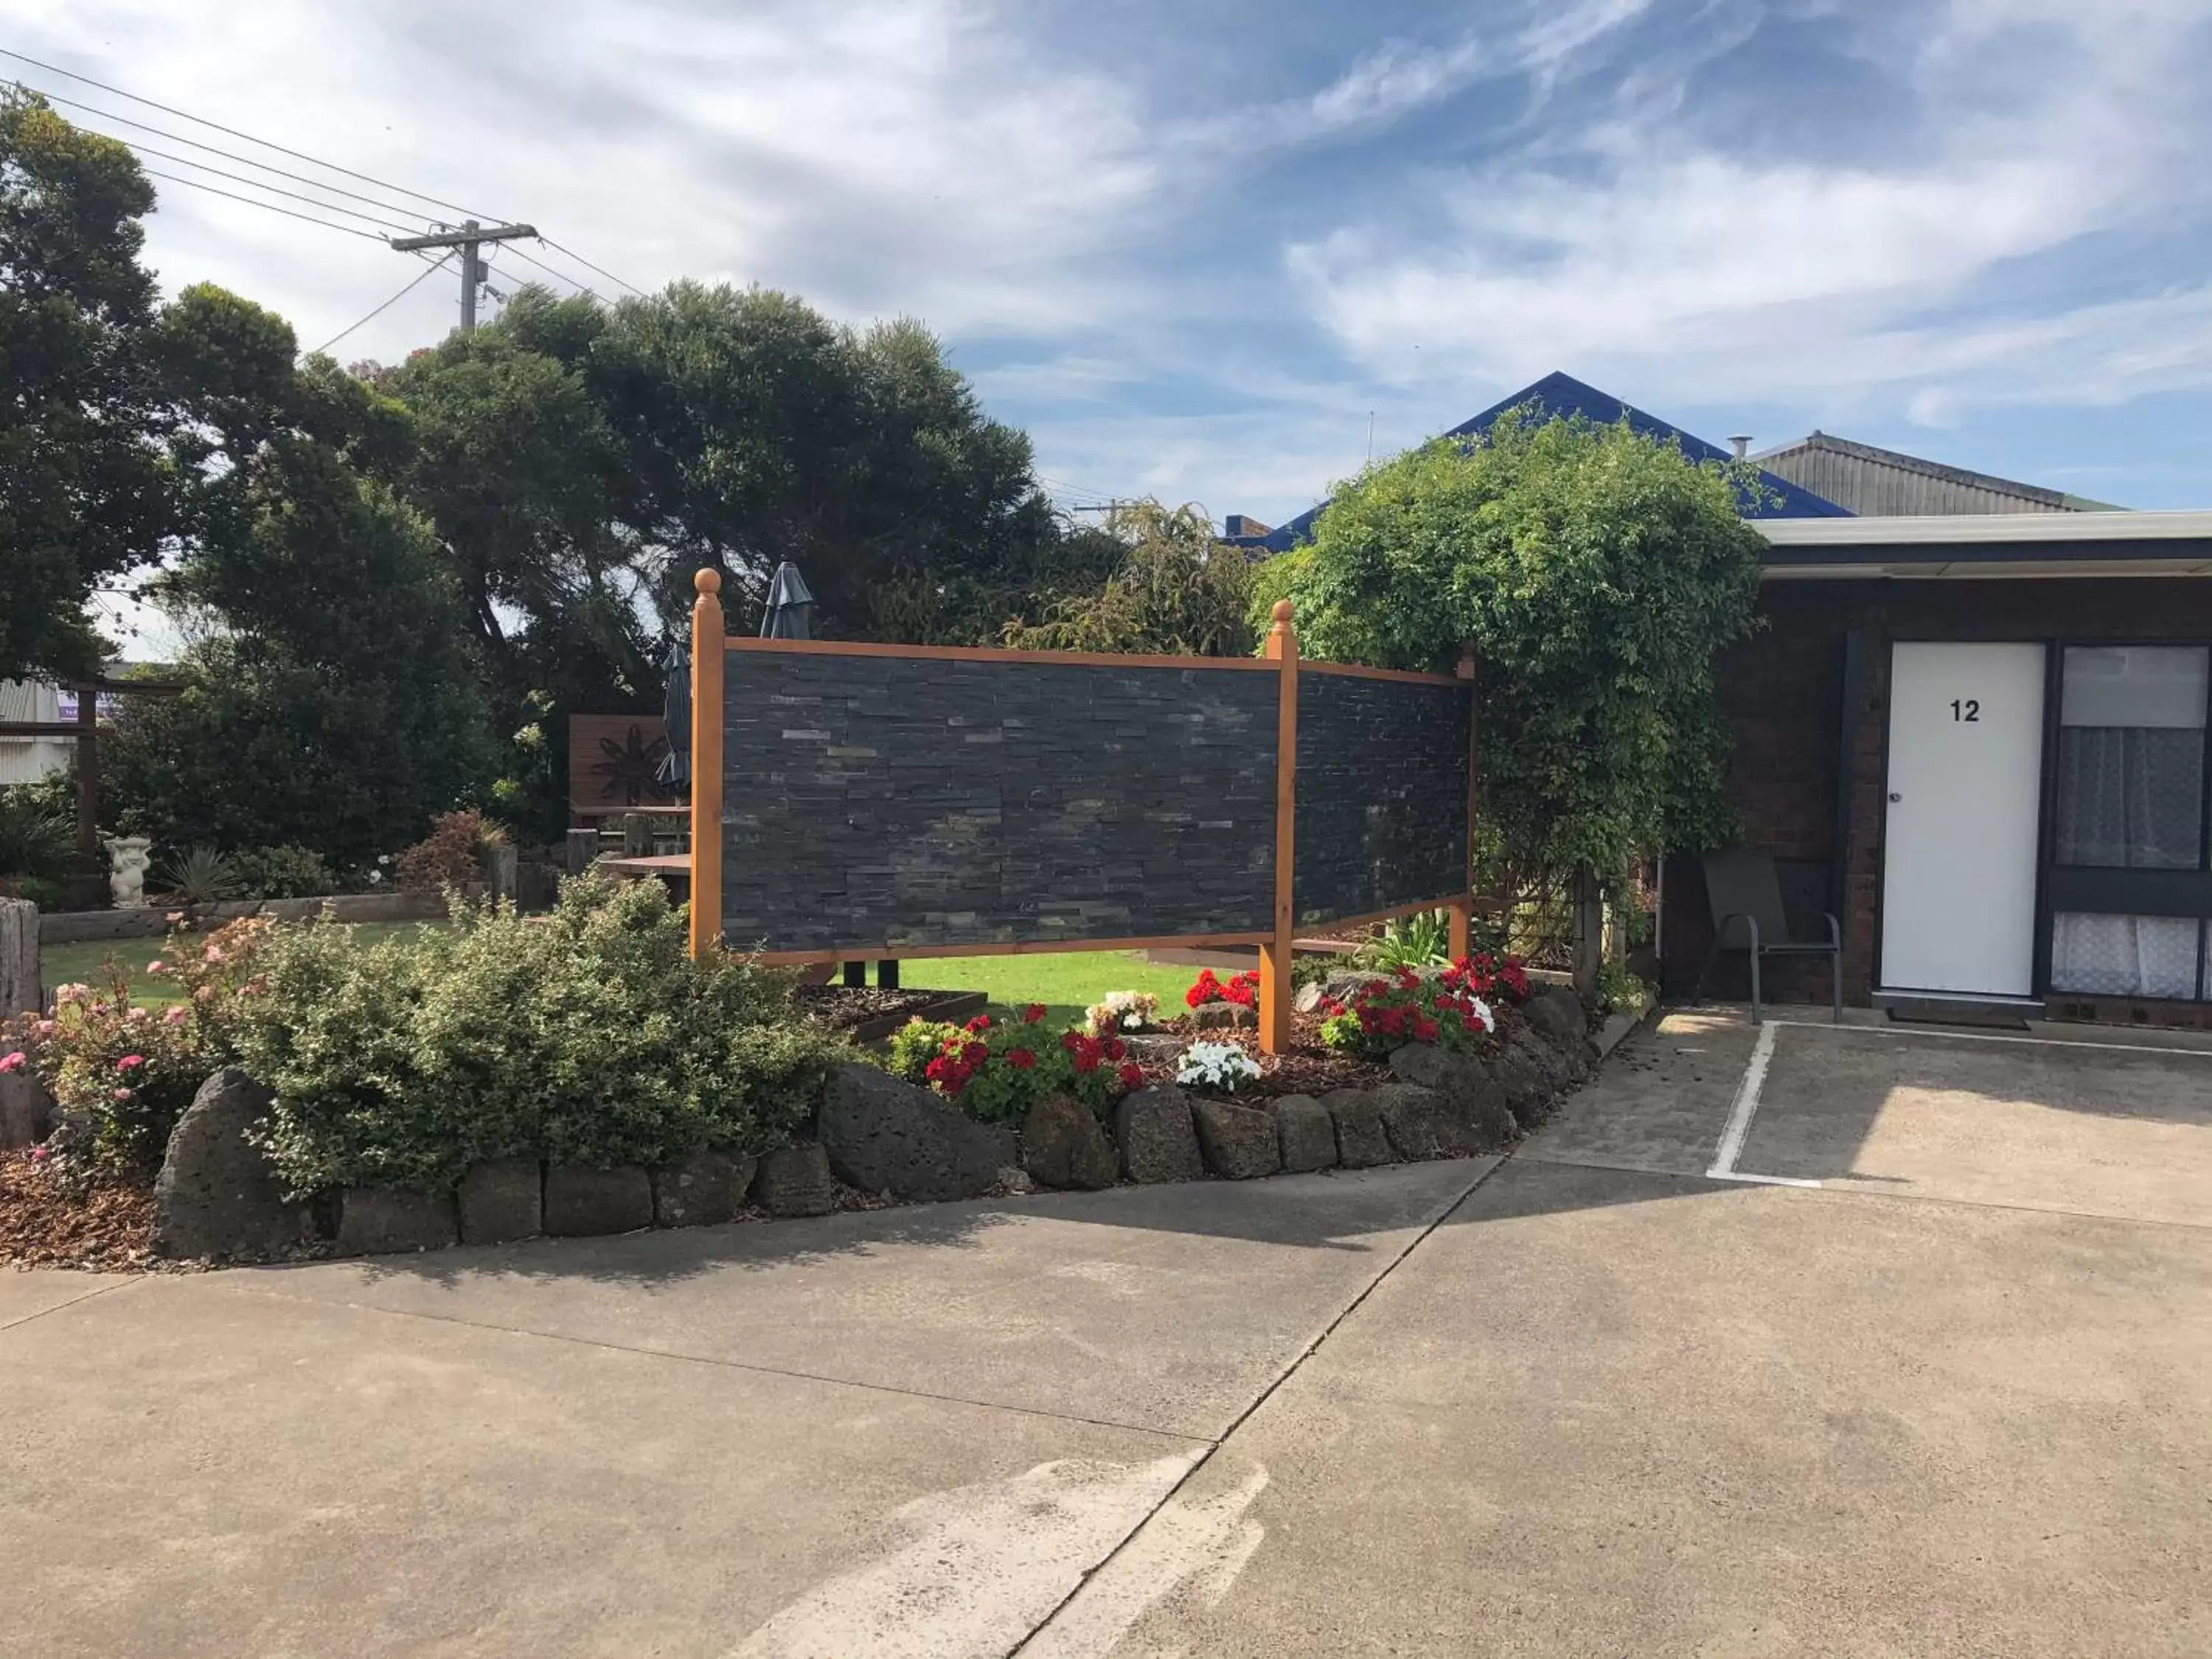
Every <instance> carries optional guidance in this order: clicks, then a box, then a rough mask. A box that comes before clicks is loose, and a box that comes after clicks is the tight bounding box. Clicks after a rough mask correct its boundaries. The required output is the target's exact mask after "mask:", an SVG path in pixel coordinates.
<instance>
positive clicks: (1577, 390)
mask: <svg viewBox="0 0 2212 1659" xmlns="http://www.w3.org/2000/svg"><path fill="white" fill-rule="evenodd" d="M1531 404H1532V405H1534V407H1535V408H1537V409H1538V410H1541V411H1542V412H1543V413H1544V414H1545V415H1547V416H1559V417H1564V418H1572V417H1573V416H1577V415H1579V416H1583V418H1585V419H1587V420H1591V421H1595V422H1597V423H1598V424H1599V425H1601V426H1613V425H1617V424H1619V423H1620V422H1622V421H1626V422H1628V425H1629V429H1630V430H1631V431H1632V432H1635V433H1638V434H1639V435H1642V436H1644V437H1646V438H1656V439H1658V440H1660V441H1662V442H1664V441H1668V440H1672V441H1674V442H1676V443H1678V444H1680V446H1681V447H1682V453H1683V454H1685V455H1686V456H1688V457H1689V458H1690V459H1692V460H1693V461H1725V460H1727V459H1729V453H1728V452H1727V451H1726V450H1724V449H1718V448H1716V447H1714V446H1713V445H1711V444H1709V443H1707V442H1706V441H1705V440H1704V439H1703V438H1700V437H1699V436H1697V435H1695V434H1693V433H1689V432H1685V431H1683V430H1682V428H1680V427H1678V426H1675V425H1674V424H1672V423H1671V422H1666V421H1662V420H1661V419H1659V418H1658V417H1657V416H1655V415H1647V414H1645V413H1644V411H1643V410H1640V409H1638V408H1637V407H1635V406H1634V405H1633V404H1625V403H1623V402H1621V400H1620V398H1616V397H1614V396H1613V395H1612V394H1611V393H1610V392H1600V391H1599V390H1598V389H1597V388H1596V387H1595V386H1585V385H1583V383H1582V382H1581V381H1580V380H1577V379H1575V377H1574V376H1573V375H1571V374H1559V373H1556V372H1554V373H1553V374H1547V375H1546V376H1545V377H1544V378H1543V379H1542V380H1539V381H1537V382H1536V383H1535V384H1534V386H1523V387H1522V389H1521V390H1520V391H1518V392H1515V393H1514V394H1513V395H1512V396H1511V397H1510V398H1500V399H1499V400H1498V402H1496V403H1494V404H1491V406H1490V407H1489V408H1487V409H1486V410H1483V411H1482V413H1481V414H1480V415H1477V416H1473V417H1472V418H1471V419H1468V420H1464V421H1462V422H1460V423H1459V424H1458V425H1457V426H1455V427H1454V428H1451V430H1450V431H1449V432H1447V433H1445V434H1444V436H1446V437H1447V438H1467V437H1474V436H1476V435H1480V434H1482V433H1486V432H1487V431H1489V430H1490V428H1491V424H1492V422H1494V421H1496V420H1497V419H1498V416H1500V415H1503V414H1504V412H1505V411H1506V410H1509V409H1519V408H1521V407H1522V406H1523V405H1531ZM1759 479H1760V482H1761V483H1762V484H1763V485H1764V487H1765V499H1763V500H1760V501H1749V502H1744V503H1741V508H1742V511H1743V515H1744V517H1746V518H1747V519H1848V518H1850V516H1851V514H1850V511H1849V510H1848V509H1847V508H1844V507H1838V506H1837V505H1836V504H1835V503H1834V502H1833V501H1829V500H1828V499H1827V498H1826V497H1825V496H1821V495H1814V493H1813V492H1812V491H1811V490H1809V489H1803V488H1802V487H1801V486H1799V485H1797V484H1794V483H1790V481H1789V480H1788V479H1787V478H1778V477H1775V475H1774V474H1772V473H1771V472H1768V471H1765V470H1764V469H1761V471H1760V472H1759ZM1327 506H1328V502H1327V501H1322V502H1321V503H1320V504H1319V505H1317V506H1314V507H1308V508H1307V509H1306V510H1305V511H1304V512H1303V513H1299V514H1298V516H1297V518H1295V519H1291V520H1288V521H1287V522H1285V523H1284V524H1280V525H1278V526H1276V527H1275V528H1274V529H1273V530H1271V531H1269V532H1267V534H1266V535H1264V536H1237V537H1232V538H1230V539H1231V541H1232V542H1233V543H1234V544H1236V545H1237V546H1240V547H1248V548H1253V549H1255V550H1266V551H1267V552H1271V553H1287V552H1289V551H1290V550H1291V549H1292V548H1294V547H1296V546H1297V545H1298V544H1299V543H1301V542H1304V541H1310V540H1311V539H1312V538H1313V527H1314V521H1315V520H1316V519H1318V518H1320V517H1321V514H1322V507H1327Z"/></svg>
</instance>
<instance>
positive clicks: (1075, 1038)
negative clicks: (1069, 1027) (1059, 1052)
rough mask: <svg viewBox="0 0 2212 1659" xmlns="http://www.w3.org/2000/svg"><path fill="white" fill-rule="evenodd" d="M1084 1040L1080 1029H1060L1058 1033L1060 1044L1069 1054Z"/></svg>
mask: <svg viewBox="0 0 2212 1659" xmlns="http://www.w3.org/2000/svg"><path fill="white" fill-rule="evenodd" d="M1084 1042H1085V1037H1084V1035H1083V1033H1082V1032H1080V1031H1062V1032H1061V1033H1060V1047H1061V1048H1065V1049H1066V1050H1067V1052H1068V1053H1070V1054H1073V1053H1074V1052H1075V1051H1076V1050H1077V1049H1078V1048H1081V1047H1082V1046H1083V1044H1084Z"/></svg>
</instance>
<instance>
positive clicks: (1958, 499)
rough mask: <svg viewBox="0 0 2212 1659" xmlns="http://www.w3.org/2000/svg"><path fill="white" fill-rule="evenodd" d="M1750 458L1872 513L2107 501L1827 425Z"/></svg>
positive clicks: (2057, 508) (2074, 506) (2061, 509)
mask: <svg viewBox="0 0 2212 1659" xmlns="http://www.w3.org/2000/svg"><path fill="white" fill-rule="evenodd" d="M1752 459H1753V460H1755V461H1757V462H1758V463H1759V465H1761V466H1763V467H1765V469H1766V470H1767V471H1770V472H1773V473H1777V474H1778V475H1780V476H1781V477H1785V478H1788V479H1790V481H1791V482H1792V483H1797V484H1800V485H1802V486H1803V487H1804V488H1805V489H1810V490H1814V491H1816V492H1817V493H1819V494H1820V495H1824V496H1826V497H1827V498H1828V499H1829V500H1830V501H1835V502H1838V504H1840V505H1842V506H1844V507H1849V508H1850V510H1851V511H1852V512H1853V513H1857V514H1861V515H1867V516H1875V517H1881V516H1911V515H1917V514H1921V513H1931V514H1936V513H2075V512H2081V511H2083V510H2086V509H2092V508H2096V507H2103V506H2104V503H2102V502H2090V501H2084V500H2082V499H2081V497H2079V496H2073V495H2067V494H2065V492H2063V490H2057V489H2045V488H2044V487H2043V486H2042V485H2040V484H2031V483H2020V482H2019V481H2018V480H2017V479H2013V478H2000V477H1995V476H1993V475H1991V474H1990V473H1987V472H1975V471H1971V470H1969V469H1968V468H1966V467H1963V466H1950V465H1946V464H1945V463H1943V462H1942V461H1931V460H1929V459H1926V458H1925V457H1923V456H1919V455H1907V454H1905V453H1902V452H1900V451H1898V450H1894V449H1881V448H1877V447H1875V445H1873V444H1863V443H1857V442H1854V441H1852V440H1850V439H1849V438H1838V437H1837V436H1835V435H1833V434H1832V433H1827V432H1819V431H1815V432H1813V433H1811V434H1809V435H1807V436H1805V437H1802V438H1800V439H1798V440H1797V441H1796V442H1795V443H1788V444H1781V445H1778V446H1777V447H1774V448H1772V449H1769V450H1765V451H1762V452H1761V453H1759V454H1757V455H1755V456H1753V457H1752ZM2107 510H2110V509H2107Z"/></svg>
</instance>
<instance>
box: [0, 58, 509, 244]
mask: <svg viewBox="0 0 2212 1659" xmlns="http://www.w3.org/2000/svg"><path fill="white" fill-rule="evenodd" d="M0 58H14V59H15V61H16V62H17V63H19V64H29V65H30V66H31V67H32V68H33V69H41V70H46V73H47V74H49V75H59V76H66V77H67V78H68V79H70V80H71V81H82V82H83V83H84V84H85V85H86V86H88V87H98V88H100V90H101V91H102V92H105V93H112V94H114V95H115V96H116V97H118V98H128V99H129V100H131V102H132V103H134V104H143V105H145V106H146V107H147V108H149V109H157V110H160V111H161V112H162V113H163V114H165V115H175V116H179V117H181V118H183V119H185V120H187V121H191V122H193V123H195V124H197V125H200V126H204V127H212V128H214V129H215V131H217V132H227V133H228V134H229V135H230V136H231V137H234V138H243V139H245V140H246V143H249V144H258V145H260V146H261V147H262V148H263V149H273V150H275V151H276V153H277V154H278V155H289V156H290V157H292V158H293V159H294V160H295V161H306V162H309V163H311V164H312V165H313V166H315V167H327V168H328V169H330V171H331V172H332V173H343V174H345V176H346V177H347V178H349V179H360V180H361V181H362V183H363V184H368V185H377V186H379V187H380V189H384V190H396V191H398V192H399V193H400V194H401V195H402V196H412V197H415V198H416V200H417V201H420V202H428V203H430V204H433V205H434V206H437V207H441V208H451V209H452V210H453V211H454V212H456V213H464V214H469V215H471V216H475V217H477V218H479V219H489V218H493V217H495V215H493V214H489V213H485V212H483V210H481V209H477V208H465V207H463V206H461V205H460V204H459V203H457V202H447V201H442V200H441V199H440V198H439V197H435V196H426V195H424V194H423V193H422V191H419V190H410V189H408V188H407V186H406V185H395V184H393V183H392V181H391V180H390V179H379V178H376V177H374V175H373V174H370V173H356V172H355V171H354V170H353V169H352V168H351V167H340V166H338V164H337V162H335V161H323V160H322V159H321V158H320V157H319V156H313V155H307V153H306V152H305V151H304V150H296V149H286V148H285V147H284V146H283V144H276V143H270V141H269V140H268V139H266V138H257V137H254V136H253V135H252V133H250V132H240V131H239V130H238V129H237V128H236V127H227V126H225V125H223V124H222V122H220V121H210V120H209V119H208V118H206V117H205V116H204V115H195V114H193V113H192V112H191V111H190V110H182V109H179V108H177V107H176V106H174V105H171V104H163V103H159V102H157V101H155V100H154V99H151V98H141V97H140V96H139V95H138V94H137V93H135V92H125V91H124V90H123V88H120V87H111V86H109V85H108V84H107V83H106V82H105V81H95V80H94V79H93V78H92V77H91V76H89V75H79V74H78V73H76V70H65V69H60V68H58V67H56V66H55V65H54V64H42V63H40V61H39V60H38V59H37V58H32V57H28V56H27V55H26V54H24V53H22V52H11V51H9V49H8V48H7V47H6V46H0ZM171 136H173V135H171ZM185 142H187V143H189V142H191V141H190V140H186V141H185ZM234 159H242V158H234Z"/></svg>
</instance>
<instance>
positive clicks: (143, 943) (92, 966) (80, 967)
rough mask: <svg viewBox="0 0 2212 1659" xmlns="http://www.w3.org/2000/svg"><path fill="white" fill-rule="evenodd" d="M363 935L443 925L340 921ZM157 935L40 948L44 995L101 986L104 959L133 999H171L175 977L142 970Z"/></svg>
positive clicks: (157, 951) (153, 954)
mask: <svg viewBox="0 0 2212 1659" xmlns="http://www.w3.org/2000/svg"><path fill="white" fill-rule="evenodd" d="M338 925H339V926H341V927H346V928H349V929H350V930H351V931H352V932H353V933H356V934H358V935H359V936H360V937H361V939H362V943H363V944H367V945H373V944H374V943H375V942H376V941H377V940H379V939H389V938H392V937H394V936H396V935H405V934H411V933H420V932H421V931H422V929H423V928H425V927H444V926H445V925H446V924H445V923H443V922H441V921H353V922H342V923H340V924H338ZM163 948H164V947H163V945H162V942H161V940H160V939H90V940H87V941H85V942H83V943H82V944H76V945H43V946H41V947H40V951H39V977H40V979H41V980H42V981H45V984H46V994H47V995H48V996H52V994H53V990H54V987H56V986H57V985H68V984H71V983H76V984H88V985H105V984H106V982H107V963H108V962H109V961H110V960H111V959H112V961H113V962H114V963H115V965H116V966H117V967H118V968H120V969H123V971H124V974H125V976H126V977H127V978H128V979H129V981H130V983H131V1001H133V1002H136V1003H143V1004H144V1005H145V1006H148V1007H149V1008H150V1007H157V1006H160V1005H161V1004H162V1003H165V1002H175V1001H177V1000H179V997H180V996H181V995H182V993H181V992H179V990H178V989H177V982H176V981H174V980H173V979H156V978H154V977H153V976H152V975H149V974H148V973H147V971H146V964H147V963H149V962H158V961H160V960H161V952H162V950H163Z"/></svg>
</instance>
